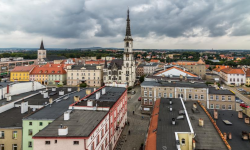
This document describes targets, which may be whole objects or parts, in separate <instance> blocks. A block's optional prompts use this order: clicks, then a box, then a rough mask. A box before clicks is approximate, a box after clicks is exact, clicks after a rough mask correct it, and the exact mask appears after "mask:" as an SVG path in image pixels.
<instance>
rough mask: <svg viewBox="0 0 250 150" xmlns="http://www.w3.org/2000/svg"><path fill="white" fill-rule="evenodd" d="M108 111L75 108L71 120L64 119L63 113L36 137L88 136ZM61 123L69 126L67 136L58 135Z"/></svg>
mask: <svg viewBox="0 0 250 150" xmlns="http://www.w3.org/2000/svg"><path fill="white" fill-rule="evenodd" d="M107 113H108V111H86V110H73V111H72V112H71V114H70V119H69V120H64V115H61V116H60V117H59V118H58V119H56V120H55V121H53V122H52V123H51V124H49V125H48V126H47V127H45V128H44V129H43V130H41V131H40V132H38V133H37V134H36V135H34V137H88V136H89V135H90V134H91V132H92V131H93V130H94V129H95V127H96V126H97V125H98V124H99V123H100V122H101V121H102V119H103V118H104V117H105V116H106V114H107ZM61 124H62V125H63V126H67V127H68V134H67V135H65V136H59V135H58V128H59V127H60V125H61Z"/></svg>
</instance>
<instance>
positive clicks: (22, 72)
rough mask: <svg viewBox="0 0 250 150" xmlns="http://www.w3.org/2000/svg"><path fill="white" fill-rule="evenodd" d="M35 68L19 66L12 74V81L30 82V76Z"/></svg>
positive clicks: (32, 66)
mask: <svg viewBox="0 0 250 150" xmlns="http://www.w3.org/2000/svg"><path fill="white" fill-rule="evenodd" d="M34 67H35V66H34V65H31V66H17V67H15V68H14V69H13V70H12V71H11V72H10V81H30V77H29V74H30V72H31V71H32V70H33V68H34Z"/></svg>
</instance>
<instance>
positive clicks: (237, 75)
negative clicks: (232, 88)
mask: <svg viewBox="0 0 250 150" xmlns="http://www.w3.org/2000/svg"><path fill="white" fill-rule="evenodd" d="M220 77H221V80H222V81H223V82H224V83H225V84H227V85H236V86H239V85H244V84H245V83H246V72H245V71H244V69H243V68H225V69H222V70H221V71H220Z"/></svg>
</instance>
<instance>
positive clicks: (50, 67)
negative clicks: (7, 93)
mask: <svg viewBox="0 0 250 150" xmlns="http://www.w3.org/2000/svg"><path fill="white" fill-rule="evenodd" d="M66 66H67V65H61V64H46V65H43V66H36V67H35V68H34V69H33V70H32V71H31V73H30V75H37V74H66V71H65V70H64V68H65V67H66Z"/></svg>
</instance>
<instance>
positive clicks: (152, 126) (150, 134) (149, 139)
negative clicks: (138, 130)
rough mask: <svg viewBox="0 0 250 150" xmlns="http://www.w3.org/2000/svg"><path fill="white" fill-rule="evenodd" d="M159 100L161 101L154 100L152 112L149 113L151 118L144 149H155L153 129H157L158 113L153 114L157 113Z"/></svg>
mask: <svg viewBox="0 0 250 150" xmlns="http://www.w3.org/2000/svg"><path fill="white" fill-rule="evenodd" d="M160 101H161V100H160V99H158V100H156V101H155V106H154V109H153V112H152V113H151V114H152V115H151V120H150V124H149V129H148V136H147V141H146V146H145V150H156V137H157V135H156V132H154V130H155V129H157V126H158V117H159V115H155V114H159V107H160Z"/></svg>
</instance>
